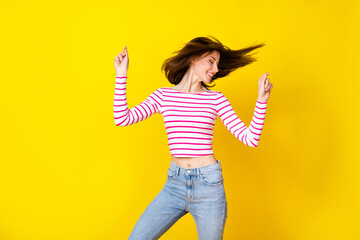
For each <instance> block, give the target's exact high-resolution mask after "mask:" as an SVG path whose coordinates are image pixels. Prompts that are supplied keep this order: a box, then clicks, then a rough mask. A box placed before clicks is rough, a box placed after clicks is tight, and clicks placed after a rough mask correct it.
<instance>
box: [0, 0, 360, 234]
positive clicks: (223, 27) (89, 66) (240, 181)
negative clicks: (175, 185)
mask: <svg viewBox="0 0 360 240" xmlns="http://www.w3.org/2000/svg"><path fill="white" fill-rule="evenodd" d="M1 5H2V7H1V10H0V11H1V14H0V21H1V31H0V36H1V38H0V50H1V64H0V68H1V69H0V70H1V87H0V107H1V108H0V111H1V129H0V130H1V149H0V150H1V151H0V158H1V161H0V164H1V165H0V239H1V240H60V239H62V240H65V239H66V240H72V239H74V240H75V239H76V240H113V239H127V237H128V235H129V234H130V232H131V230H132V228H133V226H134V225H135V223H136V221H137V220H138V218H139V217H140V215H141V213H142V212H143V211H144V209H145V208H146V207H147V205H148V204H149V203H150V201H151V200H152V199H153V198H154V197H155V196H156V195H157V193H158V192H159V191H160V190H161V189H162V187H163V185H164V184H165V180H166V171H167V168H168V167H169V164H170V158H171V157H170V152H169V148H168V145H167V137H166V132H165V127H164V124H163V119H162V116H161V115H160V114H156V115H154V116H152V117H151V118H149V119H147V120H146V121H143V122H140V123H137V124H135V125H132V126H128V127H116V126H115V124H114V120H113V106H112V105H113V94H114V86H115V69H114V58H115V56H116V55H117V54H118V53H120V52H121V51H122V50H123V47H124V45H126V46H127V47H128V53H129V59H130V64H129V71H128V84H127V89H128V90H127V96H128V104H129V107H133V106H135V105H136V104H138V103H140V102H141V101H143V100H144V99H145V98H146V97H147V96H148V95H149V94H150V93H151V92H152V91H154V90H155V89H157V88H159V87H170V86H172V85H171V84H170V83H169V82H168V81H167V79H166V78H165V76H164V73H162V72H161V70H160V67H161V64H162V63H163V61H164V60H165V59H166V58H168V57H170V56H173V55H172V53H173V52H174V51H176V50H178V49H180V48H181V47H182V46H183V44H185V43H186V42H188V41H190V40H191V39H192V38H194V37H198V36H205V35H213V36H215V37H217V38H218V39H219V40H220V41H221V42H222V43H223V44H224V45H226V46H229V47H230V48H232V49H240V48H243V47H246V46H249V45H251V44H255V43H260V42H265V44H266V46H264V47H262V48H260V49H258V50H256V52H257V53H255V55H254V56H255V57H256V58H257V59H258V60H257V61H256V62H255V63H253V64H251V65H249V66H246V67H245V68H241V69H239V70H237V71H235V72H233V73H232V74H231V75H229V76H228V77H226V78H224V79H219V80H218V81H217V82H216V83H217V85H216V87H215V88H214V90H217V91H222V92H223V93H224V94H225V95H226V96H227V97H228V99H229V100H230V102H231V104H232V106H233V107H234V109H235V111H236V113H237V114H238V116H239V117H240V118H241V120H242V121H244V123H245V124H246V125H249V123H250V121H251V118H252V115H253V113H254V108H255V102H256V99H257V83H258V80H259V78H260V77H261V75H262V74H263V73H265V72H269V73H270V75H269V79H270V81H271V82H272V83H273V85H274V87H273V89H272V92H271V96H270V99H269V103H268V109H267V115H266V119H265V126H264V130H263V133H262V136H261V140H260V143H259V147H258V148H251V147H247V146H246V145H244V144H243V143H241V142H240V141H239V140H237V139H236V138H235V137H234V136H233V135H231V133H230V132H229V131H228V130H227V129H226V127H225V126H224V125H223V123H222V122H221V120H220V119H219V118H218V119H217V121H216V127H215V131H214V141H213V149H214V153H215V157H216V158H217V159H219V160H220V161H221V163H222V165H223V175H224V179H225V181H224V184H225V191H226V196H227V201H228V219H227V222H226V226H225V233H224V239H229V240H230V239H247V240H264V239H266V240H269V239H274V240H312V239H327V240H332V239H334V240H335V239H336V240H339V239H341V240H343V239H344V240H345V239H346V240H355V239H360V230H359V228H358V227H359V216H360V207H359V206H360V204H359V202H360V201H359V200H360V194H359V190H360V177H359V170H360V163H359V159H360V157H359V156H360V154H359V146H358V143H359V141H358V139H357V138H358V135H359V127H358V124H359V117H358V115H359V107H358V106H359V98H358V95H359V91H360V84H359V72H358V71H357V70H358V67H359V60H358V59H359V56H360V54H359V53H360V52H359V42H360V41H359V40H360V39H359V23H360V21H359V18H358V17H357V15H358V13H359V12H360V6H359V2H358V1H355V0H353V1H341V3H340V2H339V1H333V0H331V1H329V0H321V1H310V0H307V1H300V0H295V1H235V0H233V1H227V0H224V1H212V0H211V1H210V0H209V1H181V2H169V1H53V2H48V1H15V2H11V1H7V2H4V3H2V4H1ZM161 239H197V237H196V227H195V222H194V220H193V218H192V217H191V215H190V214H187V215H185V216H184V217H183V218H181V219H180V220H179V221H178V222H177V223H175V225H174V226H173V227H172V228H171V229H170V230H169V231H168V232H166V233H165V234H164V235H163V237H162V238H161Z"/></svg>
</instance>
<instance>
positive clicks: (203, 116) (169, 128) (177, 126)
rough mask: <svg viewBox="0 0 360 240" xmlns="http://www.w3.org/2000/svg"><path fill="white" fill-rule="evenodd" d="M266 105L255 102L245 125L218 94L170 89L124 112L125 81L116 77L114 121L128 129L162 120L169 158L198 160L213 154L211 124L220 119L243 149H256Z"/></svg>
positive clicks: (155, 93) (162, 89)
mask: <svg viewBox="0 0 360 240" xmlns="http://www.w3.org/2000/svg"><path fill="white" fill-rule="evenodd" d="M266 107H267V102H260V101H258V100H257V101H256V105H255V112H254V115H253V119H252V121H251V123H250V125H249V127H246V125H245V124H244V123H243V122H242V121H241V120H240V118H239V117H238V116H237V115H236V113H235V111H234V109H233V108H232V106H231V104H230V102H229V101H228V99H227V98H226V97H225V96H224V95H223V94H222V93H221V92H219V91H212V90H208V91H206V92H203V93H184V92H180V91H177V90H174V89H172V88H170V87H163V88H158V89H157V90H155V91H154V92H152V93H151V94H150V96H149V97H148V98H146V99H145V101H143V102H141V103H140V104H138V105H136V106H134V107H132V108H130V109H128V105H127V99H126V78H123V77H116V84H115V95H114V121H115V124H116V125H117V126H128V125H131V124H134V123H137V122H140V121H143V120H145V119H147V118H149V117H150V116H152V115H153V114H155V113H160V114H161V115H162V116H163V118H164V123H165V130H166V133H167V137H168V144H169V150H170V154H171V155H173V156H175V157H199V156H205V155H210V154H213V149H212V139H213V130H214V127H215V120H216V118H217V116H219V117H220V119H221V120H222V122H223V123H224V125H225V126H226V127H227V129H228V130H229V131H230V132H231V133H232V134H233V135H234V136H235V137H236V138H237V139H239V140H240V141H241V142H243V143H244V144H246V145H247V146H251V147H257V146H258V143H259V140H260V135H261V132H262V129H263V126H264V120H265V113H266Z"/></svg>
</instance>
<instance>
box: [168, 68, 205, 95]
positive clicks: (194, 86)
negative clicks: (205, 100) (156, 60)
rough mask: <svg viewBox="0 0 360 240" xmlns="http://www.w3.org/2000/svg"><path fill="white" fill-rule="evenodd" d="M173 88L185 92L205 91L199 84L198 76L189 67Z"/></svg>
mask: <svg viewBox="0 0 360 240" xmlns="http://www.w3.org/2000/svg"><path fill="white" fill-rule="evenodd" d="M174 89H176V90H179V91H181V92H186V93H201V92H204V91H206V89H204V87H203V86H202V85H201V81H200V78H199V77H198V76H196V75H195V73H194V72H193V71H192V70H191V69H189V71H187V72H186V73H185V75H184V77H183V78H182V79H181V81H180V83H178V84H177V85H176V86H175V87H174Z"/></svg>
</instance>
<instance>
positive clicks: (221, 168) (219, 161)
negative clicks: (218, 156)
mask: <svg viewBox="0 0 360 240" xmlns="http://www.w3.org/2000/svg"><path fill="white" fill-rule="evenodd" d="M218 161H219V160H218ZM219 164H220V169H221V171H222V164H221V162H220V161H219Z"/></svg>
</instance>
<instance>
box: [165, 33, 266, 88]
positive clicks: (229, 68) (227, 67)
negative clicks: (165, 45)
mask: <svg viewBox="0 0 360 240" xmlns="http://www.w3.org/2000/svg"><path fill="white" fill-rule="evenodd" d="M207 36H209V37H210V38H213V39H214V40H212V39H210V38H208V37H197V38H194V39H192V40H191V41H190V42H188V43H187V44H186V45H185V46H184V47H183V48H182V49H181V50H178V51H175V52H173V53H178V54H177V55H176V56H173V57H170V58H168V59H166V60H165V62H164V63H163V64H162V67H161V71H165V76H166V78H167V79H168V80H169V82H170V83H171V84H175V85H176V84H178V83H180V81H181V80H182V78H183V76H184V75H185V73H186V72H187V70H188V69H189V67H190V63H191V59H192V58H197V57H199V56H202V55H203V54H205V53H207V54H206V55H205V56H207V55H208V54H211V53H212V52H214V51H215V50H217V51H219V53H220V61H219V65H218V70H219V71H218V72H217V73H216V74H215V75H214V76H213V78H212V79H211V81H210V83H212V82H213V81H214V80H215V79H217V78H223V77H225V76H227V75H229V74H230V73H231V72H233V71H235V70H236V69H238V68H240V67H244V66H246V65H248V64H250V63H252V62H254V61H256V59H255V58H253V57H251V55H246V54H247V53H249V52H251V51H252V50H254V49H256V48H259V47H263V46H264V45H265V44H264V43H261V44H257V45H253V46H250V47H246V48H242V49H239V50H231V49H230V48H228V47H226V46H224V45H223V44H222V43H221V42H220V41H219V40H218V39H216V38H215V37H213V36H210V35H207ZM201 84H202V85H203V86H204V87H205V88H207V89H208V88H211V87H214V86H215V85H216V84H214V85H213V86H210V85H207V84H206V83H204V82H201Z"/></svg>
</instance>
